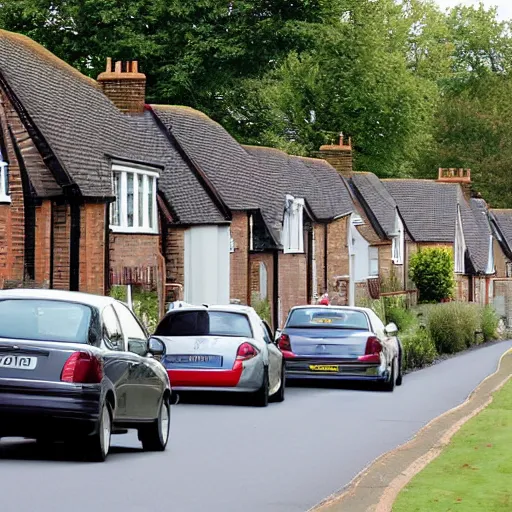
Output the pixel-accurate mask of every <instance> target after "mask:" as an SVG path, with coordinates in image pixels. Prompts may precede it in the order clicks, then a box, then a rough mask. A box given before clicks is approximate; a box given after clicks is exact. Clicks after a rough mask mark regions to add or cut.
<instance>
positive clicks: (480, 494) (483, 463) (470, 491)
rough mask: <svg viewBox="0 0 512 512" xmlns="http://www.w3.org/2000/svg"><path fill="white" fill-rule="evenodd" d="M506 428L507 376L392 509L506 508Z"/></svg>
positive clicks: (511, 460) (511, 396) (509, 419)
mask: <svg viewBox="0 0 512 512" xmlns="http://www.w3.org/2000/svg"><path fill="white" fill-rule="evenodd" d="M511 429H512V382H508V383H507V384H505V386H504V387H503V388H502V389H500V390H499V391H497V392H496V394H495V395H494V397H493V400H492V402H491V403H490V405H489V406H488V407H487V408H486V409H485V410H483V411H482V412H481V413H479V414H478V415H477V416H476V417H474V418H473V419H471V420H470V421H469V422H468V423H466V424H465V425H463V427H462V428H461V429H460V431H459V432H457V433H456V434H455V436H454V437H453V439H452V440H451V441H450V443H449V445H448V446H447V447H446V448H445V449H444V450H443V452H442V453H441V455H440V456H439V457H438V458H436V459H435V460H434V461H432V462H430V463H429V464H428V465H427V466H426V468H425V469H424V470H423V471H421V472H420V473H418V474H417V475H416V476H415V477H414V478H413V479H412V480H411V482H410V483H409V484H408V485H407V487H405V488H404V489H403V490H402V491H401V493H400V494H399V495H398V499H397V501H396V502H395V503H394V504H393V512H409V511H414V510H428V511H431V512H445V511H447V510H466V511H469V510H474V511H480V510H489V511H491V510H492V511H493V512H508V511H509V510H510V504H511V503H512V490H511V489H510V474H511V473H512V444H511V443H510V431H511Z"/></svg>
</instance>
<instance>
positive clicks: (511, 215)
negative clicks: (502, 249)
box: [491, 210, 512, 253]
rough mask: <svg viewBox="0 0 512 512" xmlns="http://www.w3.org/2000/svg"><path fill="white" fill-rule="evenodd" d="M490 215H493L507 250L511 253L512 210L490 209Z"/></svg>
mask: <svg viewBox="0 0 512 512" xmlns="http://www.w3.org/2000/svg"><path fill="white" fill-rule="evenodd" d="M491 215H492V216H493V217H494V221H495V222H496V224H497V226H498V229H499V230H500V234H501V235H502V236H503V238H504V242H505V243H506V244H507V247H508V250H509V251H510V252H511V253H512V210H491Z"/></svg>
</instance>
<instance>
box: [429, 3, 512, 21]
mask: <svg viewBox="0 0 512 512" xmlns="http://www.w3.org/2000/svg"><path fill="white" fill-rule="evenodd" d="M436 1H437V3H438V4H439V5H440V6H441V7H443V8H444V7H453V6H454V5H458V4H464V5H475V6H476V5H478V4H479V3H480V0H436ZM481 1H482V3H483V4H484V5H485V6H486V7H494V6H498V13H499V16H500V18H501V19H507V20H508V19H512V0H481Z"/></svg>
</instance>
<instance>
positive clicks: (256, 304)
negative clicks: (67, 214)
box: [251, 293, 272, 325]
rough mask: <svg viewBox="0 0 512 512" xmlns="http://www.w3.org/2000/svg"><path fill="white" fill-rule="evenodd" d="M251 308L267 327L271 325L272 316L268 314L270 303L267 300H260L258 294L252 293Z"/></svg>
mask: <svg viewBox="0 0 512 512" xmlns="http://www.w3.org/2000/svg"><path fill="white" fill-rule="evenodd" d="M251 306H252V307H253V308H254V310H255V311H256V313H258V316H259V317H260V318H261V319H262V320H265V321H266V322H267V323H268V324H269V325H272V314H271V312H270V302H269V300H268V299H263V300H262V299H261V298H260V296H259V294H258V293H253V294H252V300H251Z"/></svg>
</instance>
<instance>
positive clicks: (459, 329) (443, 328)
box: [427, 302, 481, 354]
mask: <svg viewBox="0 0 512 512" xmlns="http://www.w3.org/2000/svg"><path fill="white" fill-rule="evenodd" d="M427 326H428V331H429V334H430V336H431V338H432V340H433V341H434V344H435V346H436V349H437V351H438V352H439V353H440V354H454V353H455V352H459V351H461V350H464V349H466V348H468V347H470V346H471V345H473V344H475V343H476V332H477V331H479V330H480V327H481V312H480V307H479V306H478V305H476V304H472V303H466V302H448V303H445V304H437V305H436V306H434V307H432V308H431V309H430V311H429V313H428V318H427Z"/></svg>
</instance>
